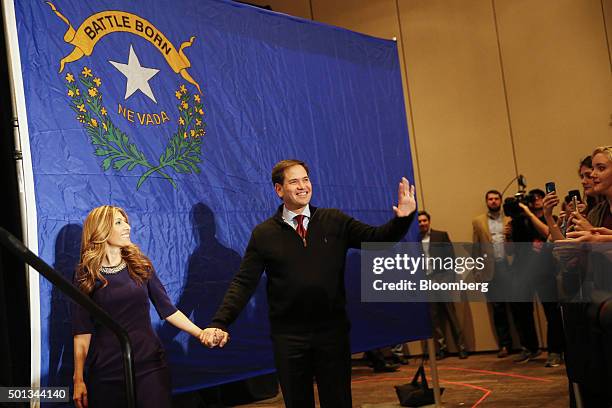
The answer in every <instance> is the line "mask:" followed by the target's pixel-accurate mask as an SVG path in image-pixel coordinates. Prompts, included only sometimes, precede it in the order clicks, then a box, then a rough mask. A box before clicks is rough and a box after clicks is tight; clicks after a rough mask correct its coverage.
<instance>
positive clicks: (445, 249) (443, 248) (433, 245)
mask: <svg viewBox="0 0 612 408" xmlns="http://www.w3.org/2000/svg"><path fill="white" fill-rule="evenodd" d="M418 221H419V233H420V237H421V244H422V246H423V252H424V253H425V255H426V256H428V257H436V258H441V259H446V258H455V251H454V249H453V246H452V244H451V240H450V237H449V236H448V232H446V231H437V230H434V229H432V228H431V216H430V215H429V213H427V211H419V213H418ZM426 274H427V276H428V277H429V278H430V279H433V280H438V279H437V278H439V277H440V275H445V276H444V277H441V279H444V280H450V281H454V272H452V271H451V272H441V271H435V270H432V271H429V270H427V271H426ZM449 274H450V276H448V275H449ZM430 312H431V320H432V323H433V324H432V326H433V330H434V338H435V339H436V341H437V342H438V345H439V349H438V352H437V353H436V356H437V358H438V360H441V359H443V358H445V357H446V355H447V354H448V346H447V344H446V339H445V334H444V332H445V323H446V321H448V323H449V324H450V329H451V333H452V334H453V340H454V341H455V344H456V345H457V348H458V349H459V358H460V359H465V358H467V357H468V353H467V350H466V349H465V339H464V337H463V331H462V330H461V326H460V325H459V320H458V319H457V313H456V311H455V304H454V303H453V302H431V303H430Z"/></svg>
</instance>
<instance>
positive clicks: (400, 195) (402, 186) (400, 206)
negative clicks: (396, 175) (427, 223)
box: [393, 177, 416, 217]
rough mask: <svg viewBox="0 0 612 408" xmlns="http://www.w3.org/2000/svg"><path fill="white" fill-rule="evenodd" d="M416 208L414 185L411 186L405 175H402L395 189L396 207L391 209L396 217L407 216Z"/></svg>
mask: <svg viewBox="0 0 612 408" xmlns="http://www.w3.org/2000/svg"><path fill="white" fill-rule="evenodd" d="M415 210H416V200H415V198H414V186H411V185H410V183H409V182H408V180H407V179H406V177H402V180H401V181H400V183H399V187H398V189H397V207H396V206H393V211H394V212H395V215H396V216H397V217H407V216H409V215H410V214H412V213H413V212H414V211H415Z"/></svg>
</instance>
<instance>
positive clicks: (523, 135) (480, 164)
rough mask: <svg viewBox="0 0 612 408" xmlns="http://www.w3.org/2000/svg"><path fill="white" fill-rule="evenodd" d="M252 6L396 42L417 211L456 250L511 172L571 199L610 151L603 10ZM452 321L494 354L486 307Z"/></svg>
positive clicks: (339, 0)
mask: <svg viewBox="0 0 612 408" xmlns="http://www.w3.org/2000/svg"><path fill="white" fill-rule="evenodd" d="M260 4H270V5H272V7H273V8H274V9H275V10H276V11H281V12H286V13H289V14H291V12H292V10H299V12H300V13H301V14H299V15H300V16H302V17H305V18H314V20H316V21H321V22H325V23H328V24H333V25H337V26H341V27H345V28H348V29H351V30H354V31H358V32H362V33H365V34H370V35H374V36H377V37H382V38H388V39H391V38H394V37H395V38H397V41H398V49H399V54H400V55H399V57H400V63H401V64H402V69H403V71H404V72H403V73H402V74H403V80H404V94H405V99H406V105H407V108H406V109H407V111H406V113H407V118H408V121H409V130H410V132H411V137H410V139H411V148H412V155H413V158H414V163H415V169H414V170H415V175H416V181H417V188H418V191H419V196H418V198H419V204H420V207H421V208H422V209H426V210H428V211H429V212H430V213H431V214H432V225H433V227H434V228H439V229H444V230H447V231H449V233H450V235H451V237H452V238H453V240H455V241H470V240H471V223H470V221H471V219H472V218H473V217H474V216H475V215H477V214H479V213H482V212H484V210H485V206H484V198H483V194H484V192H485V191H486V190H488V189H490V188H496V189H499V190H502V189H503V188H504V187H505V186H506V185H507V184H508V182H509V181H510V180H511V179H512V178H513V177H515V176H516V175H517V174H519V173H520V174H524V175H525V176H526V177H527V182H528V188H535V187H539V188H543V185H544V183H545V182H547V181H551V180H552V181H555V182H556V184H557V188H558V190H559V191H567V190H569V189H573V188H578V187H579V183H578V179H577V176H576V170H577V163H578V162H579V161H580V159H581V158H582V157H584V156H585V155H587V154H589V153H590V152H591V151H592V149H593V148H594V147H595V146H598V145H602V144H611V143H612V126H611V124H610V122H611V121H612V117H611V114H612V77H611V75H610V74H611V67H612V59H611V58H610V55H611V53H612V48H611V47H612V45H611V44H612V0H580V1H576V0H335V1H332V0H285V1H283V0H276V1H261V2H260ZM305 10H306V11H308V12H305ZM515 190H516V183H513V184H512V185H511V187H510V188H509V189H508V191H507V194H512V193H514V192H515ZM461 319H462V320H463V321H464V323H465V325H466V328H467V329H468V330H467V331H468V337H469V344H470V345H471V346H472V347H473V348H474V349H477V350H487V349H494V348H495V347H496V346H495V341H494V338H493V335H492V329H491V324H490V320H489V319H488V314H487V310H486V305H485V304H483V303H472V304H470V305H469V306H466V307H465V308H464V309H463V310H462V312H461Z"/></svg>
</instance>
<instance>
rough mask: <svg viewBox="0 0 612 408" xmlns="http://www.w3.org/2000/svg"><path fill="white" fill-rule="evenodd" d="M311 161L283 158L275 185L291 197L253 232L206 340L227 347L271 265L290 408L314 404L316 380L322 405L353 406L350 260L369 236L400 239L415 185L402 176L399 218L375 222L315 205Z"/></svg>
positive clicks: (279, 363) (274, 325) (280, 364)
mask: <svg viewBox="0 0 612 408" xmlns="http://www.w3.org/2000/svg"><path fill="white" fill-rule="evenodd" d="M308 174H309V171H308V166H307V165H306V163H304V162H302V161H299V160H283V161H281V162H279V163H277V164H276V165H275V166H274V168H273V169H272V184H273V185H274V190H275V192H276V194H277V195H278V197H279V198H280V199H281V200H282V201H283V204H282V205H280V206H279V208H278V210H277V212H276V214H275V215H274V216H272V217H271V218H269V219H268V220H266V221H264V222H263V223H261V224H259V225H258V226H257V227H255V229H254V230H253V232H252V234H251V239H250V241H249V244H248V246H247V248H246V251H245V254H244V257H243V258H242V263H241V265H240V269H239V270H238V272H237V273H236V275H235V276H234V279H233V280H232V282H231V283H230V286H229V289H228V290H227V292H226V294H225V297H224V299H223V302H222V304H221V306H219V308H218V310H217V313H216V314H215V316H214V317H213V320H212V323H211V325H210V327H208V328H207V329H205V330H204V331H203V334H202V340H203V341H204V342H205V344H207V345H208V346H210V347H215V346H221V347H223V346H224V345H225V343H226V342H227V341H228V339H229V335H228V333H227V330H228V329H227V328H228V326H229V325H230V324H231V323H232V322H233V321H234V320H235V319H236V318H237V317H238V315H239V314H240V312H241V310H242V309H243V308H244V306H245V305H246V303H247V302H248V301H249V298H250V297H251V295H252V294H253V292H254V291H255V289H256V287H257V284H258V282H259V279H260V277H261V274H262V273H263V272H264V271H265V272H266V275H267V278H268V284H267V295H268V307H269V318H270V328H271V337H272V343H273V348H274V359H275V364H276V369H277V372H278V375H279V380H280V384H281V389H282V392H283V398H284V400H285V406H287V407H288V408H296V407H297V408H302V407H304V408H314V406H315V405H314V392H313V378H314V379H315V380H316V381H317V386H318V391H319V400H320V403H321V407H322V408H350V407H351V405H352V401H351V349H350V345H349V327H350V323H349V321H348V317H347V313H346V310H345V303H346V295H345V288H344V266H345V259H346V253H347V251H348V249H349V248H360V247H361V243H362V242H389V241H391V242H397V241H399V240H400V239H401V238H402V237H403V236H404V235H405V234H406V232H407V231H408V228H409V227H410V223H411V222H412V219H413V218H414V211H415V209H416V201H415V199H414V186H410V185H409V183H408V180H406V179H405V178H402V180H401V182H400V184H399V188H398V204H397V206H394V207H393V210H394V212H395V216H394V217H393V218H392V219H391V220H390V221H389V222H387V223H386V224H384V225H381V226H379V227H372V226H369V225H366V224H363V223H361V222H359V221H357V220H355V219H354V218H352V217H350V216H348V215H346V214H344V213H343V212H341V211H339V210H336V209H328V208H315V207H314V206H310V205H309V203H310V199H311V196H312V185H311V183H310V179H309V176H308Z"/></svg>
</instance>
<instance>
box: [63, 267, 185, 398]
mask: <svg viewBox="0 0 612 408" xmlns="http://www.w3.org/2000/svg"><path fill="white" fill-rule="evenodd" d="M104 277H105V278H106V279H107V280H108V285H107V286H106V287H104V288H101V284H99V285H98V286H97V287H96V288H95V289H94V291H93V292H92V294H91V295H90V296H91V298H92V300H93V301H94V302H96V303H97V304H98V305H99V306H100V307H101V308H102V309H104V310H105V311H106V312H107V313H108V314H109V315H110V316H111V317H112V318H113V319H115V321H117V322H118V323H119V325H120V326H121V327H123V328H124V329H125V330H126V331H127V332H128V335H129V337H130V341H131V342H132V350H133V355H134V368H135V373H136V397H137V399H138V407H142V408H145V407H146V408H170V407H171V405H172V404H171V396H170V391H171V384H170V373H169V369H168V366H167V364H166V359H165V356H164V348H163V347H162V344H161V341H160V340H159V338H158V337H157V335H156V334H155V331H154V330H153V327H152V325H151V317H150V315H149V308H150V306H149V299H151V301H152V302H153V306H155V309H156V310H157V314H158V315H159V317H160V318H161V319H165V318H166V317H168V316H170V315H171V314H173V313H174V312H176V311H177V309H176V307H174V305H173V304H172V303H171V302H170V299H169V298H168V295H167V293H166V290H165V289H164V287H163V285H162V283H161V282H160V281H159V278H158V277H157V275H156V274H155V271H153V272H152V275H151V277H150V278H149V280H148V281H147V282H146V283H144V284H142V285H138V284H137V283H136V282H134V281H133V280H132V279H131V278H130V276H129V274H128V270H127V267H125V268H123V269H122V270H120V271H119V272H116V273H113V274H104ZM72 325H73V328H72V334H73V335H77V334H86V333H91V334H92V337H91V343H90V345H89V352H88V355H87V361H86V364H85V366H86V375H85V383H86V385H87V398H88V402H89V406H90V407H91V408H97V407H122V406H125V385H124V380H123V360H122V355H121V346H120V344H119V340H117V337H116V336H115V335H114V334H113V332H112V331H110V330H109V329H107V328H105V327H104V326H102V325H100V324H99V323H98V322H96V321H94V320H93V319H92V317H91V316H90V315H89V313H88V312H87V311H85V310H84V309H83V308H81V307H80V306H76V307H75V308H74V312H73V317H72Z"/></svg>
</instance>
